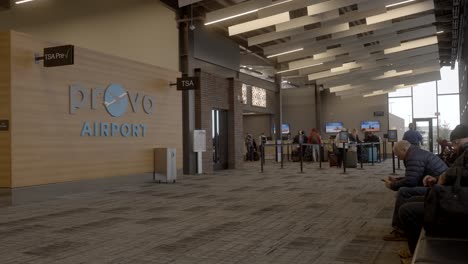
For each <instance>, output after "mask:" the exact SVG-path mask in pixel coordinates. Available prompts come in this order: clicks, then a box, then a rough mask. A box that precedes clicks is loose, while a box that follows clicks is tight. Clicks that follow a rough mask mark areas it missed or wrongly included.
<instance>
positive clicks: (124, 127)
mask: <svg viewBox="0 0 468 264" xmlns="http://www.w3.org/2000/svg"><path fill="white" fill-rule="evenodd" d="M131 132H132V131H131V126H130V125H129V124H123V125H122V127H121V128H120V134H122V136H123V137H129V136H130V134H131Z"/></svg>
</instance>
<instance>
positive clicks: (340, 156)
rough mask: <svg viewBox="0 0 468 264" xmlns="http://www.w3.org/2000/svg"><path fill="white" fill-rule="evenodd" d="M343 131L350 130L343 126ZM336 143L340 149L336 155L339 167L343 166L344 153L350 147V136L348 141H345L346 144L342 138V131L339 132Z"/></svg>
mask: <svg viewBox="0 0 468 264" xmlns="http://www.w3.org/2000/svg"><path fill="white" fill-rule="evenodd" d="M341 131H348V130H347V129H346V128H342V129H341ZM335 145H336V147H337V149H338V151H337V155H336V156H337V167H338V168H341V165H342V163H343V158H344V155H346V150H347V149H348V145H349V136H348V139H347V141H346V142H344V144H343V142H342V141H341V140H340V133H338V134H337V135H336V138H335ZM343 145H344V146H343ZM343 165H344V164H343Z"/></svg>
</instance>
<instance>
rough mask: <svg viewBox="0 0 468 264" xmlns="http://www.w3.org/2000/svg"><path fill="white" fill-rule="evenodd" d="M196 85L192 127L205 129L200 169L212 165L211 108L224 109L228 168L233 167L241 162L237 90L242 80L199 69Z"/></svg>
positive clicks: (209, 170)
mask: <svg viewBox="0 0 468 264" xmlns="http://www.w3.org/2000/svg"><path fill="white" fill-rule="evenodd" d="M199 75H200V89H198V90H196V91H195V109H196V111H195V113H196V117H195V119H196V128H197V129H202V130H205V131H206V152H204V153H203V156H202V162H203V165H202V166H203V172H205V173H212V172H213V171H214V168H213V156H212V155H213V138H212V133H213V129H212V110H213V109H219V110H227V112H228V117H227V118H228V120H227V122H228V126H227V129H228V146H227V155H228V159H227V160H228V168H229V169H237V168H240V167H241V166H242V160H243V159H242V148H243V144H242V142H243V140H242V139H243V137H242V131H243V128H242V125H243V124H242V102H239V101H238V100H237V96H238V95H240V94H241V87H242V84H241V83H240V82H238V81H235V80H233V79H226V78H221V77H220V76H217V75H214V74H211V73H207V72H204V71H200V72H199Z"/></svg>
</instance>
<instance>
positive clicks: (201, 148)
mask: <svg viewBox="0 0 468 264" xmlns="http://www.w3.org/2000/svg"><path fill="white" fill-rule="evenodd" d="M193 152H206V131H205V130H194V131H193Z"/></svg>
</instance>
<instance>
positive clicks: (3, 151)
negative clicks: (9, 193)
mask: <svg viewBox="0 0 468 264" xmlns="http://www.w3.org/2000/svg"><path fill="white" fill-rule="evenodd" d="M0 120H10V121H11V114H10V33H9V32H0ZM10 133H11V130H10V131H0V187H9V186H10V185H11V147H10Z"/></svg>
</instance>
